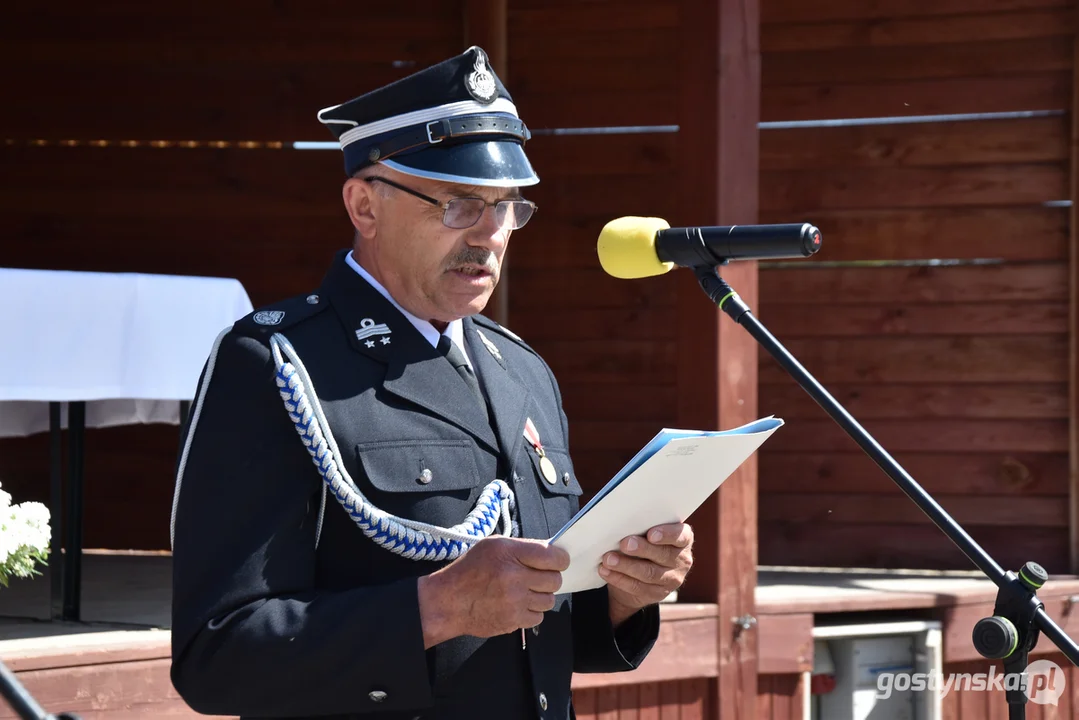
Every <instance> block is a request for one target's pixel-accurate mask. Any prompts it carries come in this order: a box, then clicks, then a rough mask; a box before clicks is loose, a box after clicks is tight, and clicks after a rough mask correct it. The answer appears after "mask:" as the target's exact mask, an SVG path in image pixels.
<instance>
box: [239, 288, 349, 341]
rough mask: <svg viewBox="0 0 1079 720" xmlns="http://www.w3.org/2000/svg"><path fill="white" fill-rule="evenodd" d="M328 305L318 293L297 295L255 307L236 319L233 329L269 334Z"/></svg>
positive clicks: (294, 323) (313, 314) (256, 333)
mask: <svg viewBox="0 0 1079 720" xmlns="http://www.w3.org/2000/svg"><path fill="white" fill-rule="evenodd" d="M327 307H329V303H328V302H326V301H325V300H323V299H322V298H320V297H319V296H318V295H297V296H296V297H291V298H288V299H286V300H281V301H279V302H276V303H273V304H271V305H267V306H265V307H261V308H258V309H256V310H255V311H254V312H252V313H250V314H248V315H247V316H245V317H243V318H241V319H240V320H237V321H236V324H235V325H234V329H235V330H236V331H237V332H240V333H242V334H245V335H270V334H273V333H275V332H278V331H279V330H283V329H285V328H288V327H292V326H294V325H296V324H297V323H300V322H303V321H304V320H306V319H308V318H310V317H314V316H315V315H317V314H318V313H320V312H322V310H324V309H325V308H327Z"/></svg>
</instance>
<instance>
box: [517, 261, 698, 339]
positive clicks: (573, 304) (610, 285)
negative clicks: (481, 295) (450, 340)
mask: <svg viewBox="0 0 1079 720" xmlns="http://www.w3.org/2000/svg"><path fill="white" fill-rule="evenodd" d="M513 286H514V291H513V292H514V295H515V297H516V298H520V297H521V296H526V297H532V298H535V302H536V303H538V304H541V305H542V306H544V307H546V308H547V310H548V312H549V313H550V315H549V317H548V322H550V319H551V318H552V317H557V316H558V314H559V313H566V314H567V315H569V314H571V310H572V309H575V308H578V307H582V306H584V305H587V306H589V307H593V308H648V307H654V306H656V307H670V306H671V305H673V304H674V285H673V281H672V276H662V277H655V278H645V279H643V280H636V281H634V282H627V281H625V280H619V279H617V278H613V277H611V276H609V275H607V274H606V273H604V272H603V270H601V269H599V268H585V269H580V270H573V269H571V270H567V271H565V272H561V273H559V277H558V282H557V286H555V285H553V284H552V277H551V271H550V270H549V269H547V268H542V267H532V266H525V265H524V264H521V265H516V266H515V267H514V274H513ZM697 292H698V293H700V290H699V289H698V290H697ZM516 307H521V306H520V305H519V304H518V301H517V300H516V299H514V298H511V299H510V308H511V309H510V312H511V313H515V312H517V311H516V310H514V308H516ZM515 322H516V321H515ZM520 330H521V333H522V337H525V338H526V339H527V338H528V334H527V333H528V332H529V329H528V327H521V328H520Z"/></svg>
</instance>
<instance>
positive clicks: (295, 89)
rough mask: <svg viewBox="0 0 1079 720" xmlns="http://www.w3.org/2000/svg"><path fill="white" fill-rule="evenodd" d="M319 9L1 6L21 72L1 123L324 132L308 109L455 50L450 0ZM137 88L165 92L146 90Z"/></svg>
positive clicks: (11, 131) (219, 132)
mask: <svg viewBox="0 0 1079 720" xmlns="http://www.w3.org/2000/svg"><path fill="white" fill-rule="evenodd" d="M327 13H328V14H324V13H319V14H316V13H312V12H310V11H307V10H306V9H303V10H299V9H297V8H292V7H284V6H279V7H277V8H274V9H272V10H269V11H267V10H266V9H265V8H259V9H258V10H250V11H246V12H245V11H244V10H242V9H240V8H239V7H238V6H235V7H234V6H231V5H230V6H229V8H228V9H222V8H214V9H213V10H212V11H209V9H206V10H201V11H200V10H199V9H197V8H193V7H192V8H188V7H183V8H181V7H179V6H172V7H170V8H168V9H164V8H159V9H157V10H156V11H155V13H154V15H155V17H154V18H153V20H150V19H148V18H147V17H146V15H145V14H144V13H143V12H142V11H141V10H140V11H139V12H134V11H133V8H132V7H131V6H128V8H126V9H125V8H120V7H114V8H112V9H111V11H103V12H102V13H101V14H91V13H89V12H79V11H74V10H73V12H71V13H64V17H62V18H60V17H52V16H51V15H50V16H48V17H47V19H46V18H45V17H43V16H41V14H40V12H37V13H34V12H30V13H20V16H21V19H20V16H16V17H9V18H6V19H7V21H8V22H7V23H6V26H7V27H9V28H12V30H13V31H16V32H17V33H18V34H17V36H16V37H9V38H8V40H7V41H5V42H4V43H0V58H2V59H3V60H4V61H5V64H8V65H13V64H15V63H17V64H18V65H19V67H20V68H22V71H21V72H19V73H16V74H14V75H12V76H11V77H10V78H9V79H8V85H7V88H6V89H7V92H8V93H9V96H11V97H17V98H19V99H20V101H19V102H17V103H13V104H9V105H8V108H7V112H5V113H4V118H3V120H2V121H0V131H2V134H3V136H4V137H19V138H26V139H30V138H40V137H45V138H56V139H60V138H72V137H73V138H86V139H95V138H111V139H124V138H139V139H150V138H154V139H200V140H217V139H237V140H284V141H292V140H299V139H327V140H329V139H332V135H331V134H330V132H329V131H328V130H327V129H326V128H325V127H324V126H322V125H321V124H320V123H318V120H317V119H316V117H315V113H316V112H317V111H318V110H319V109H320V108H323V107H327V106H329V105H333V104H335V103H339V102H344V101H346V100H348V99H349V98H351V97H355V96H357V95H360V94H361V93H363V92H366V91H368V90H373V89H374V88H376V87H378V86H380V85H382V84H384V83H387V82H390V81H393V80H395V79H399V78H401V77H404V76H405V75H407V74H409V73H410V72H414V71H415V70H417V69H419V68H421V67H424V66H426V65H428V64H432V63H434V62H438V61H439V60H442V59H445V58H447V57H450V56H452V55H454V54H456V53H458V52H460V39H461V35H460V31H459V28H460V18H461V9H460V4H459V3H457V2H453V3H439V2H433V1H429V0H428V1H425V2H423V3H422V4H419V5H413V6H411V7H410V8H407V9H404V8H399V7H394V8H390V9H388V10H384V11H382V12H378V13H374V14H373V15H369V14H368V12H367V10H366V9H363V10H361V9H359V8H357V7H355V6H345V5H343V4H339V6H338V8H337V10H336V11H331V10H329V9H327ZM35 15H36V17H38V18H40V19H39V20H36V21H35V20H34V17H35ZM252 17H257V18H258V21H257V22H252V21H251V18H252ZM356 22H361V23H363V24H364V25H365V27H368V28H370V29H371V30H372V31H373V32H372V34H373V35H374V36H377V37H376V38H374V39H373V40H372V42H371V43H367V42H364V43H356V42H355V34H354V32H350V31H349V30H348V28H349V27H350V26H352V27H354V26H355V23H356ZM35 29H36V31H35ZM103 78H106V80H105V81H102V79H103ZM148 87H157V88H164V89H166V91H164V92H162V93H160V94H159V95H158V96H156V97H155V101H154V102H152V103H148V102H146V93H145V88H148ZM236 88H243V89H244V93H243V97H244V101H243V102H237V101H236ZM73 107H78V108H79V112H77V113H74V112H72V111H71V108H73Z"/></svg>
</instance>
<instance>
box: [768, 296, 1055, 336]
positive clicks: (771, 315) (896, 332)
mask: <svg viewBox="0 0 1079 720" xmlns="http://www.w3.org/2000/svg"><path fill="white" fill-rule="evenodd" d="M760 317H761V318H762V320H767V323H768V329H769V330H770V331H771V332H772V333H773V334H774V335H776V336H777V337H787V338H791V337H799V336H801V337H864V336H869V335H877V336H886V337H887V336H905V335H941V336H953V337H954V336H961V335H989V334H992V335H1047V334H1052V333H1061V334H1065V333H1067V331H1068V304H1067V303H1059V302H1058V303H1025V304H1022V305H1016V304H1004V303H994V304H991V305H987V304H980V303H957V304H937V305H911V306H906V305H900V304H894V305H893V304H889V305H846V306H840V307H835V308H832V309H830V310H829V311H828V312H824V313H822V312H820V310H819V308H815V307H812V306H803V305H788V304H782V305H779V304H763V305H761V312H760Z"/></svg>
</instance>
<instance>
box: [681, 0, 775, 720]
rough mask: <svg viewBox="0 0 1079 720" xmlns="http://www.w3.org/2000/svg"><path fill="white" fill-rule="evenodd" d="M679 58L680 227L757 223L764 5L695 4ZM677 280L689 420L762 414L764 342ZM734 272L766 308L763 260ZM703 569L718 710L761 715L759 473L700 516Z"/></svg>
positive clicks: (737, 1) (692, 595)
mask: <svg viewBox="0 0 1079 720" xmlns="http://www.w3.org/2000/svg"><path fill="white" fill-rule="evenodd" d="M681 7H682V18H681V25H682V30H681V42H680V43H679V48H678V49H677V50H674V52H678V53H679V63H678V65H677V67H678V68H679V72H680V77H679V78H677V81H678V83H679V86H680V88H681V89H680V101H679V135H678V138H679V159H680V173H679V176H680V178H681V180H680V187H679V194H680V198H681V203H680V216H679V217H678V218H677V219H671V222H672V224H675V225H720V224H723V225H731V224H745V223H755V222H757V194H758V189H757V185H758V155H759V151H758V131H757V123H758V120H759V116H760V44H759V34H760V11H759V4H758V0H684V2H683V3H682V6H681ZM676 272H678V273H679V277H678V282H679V283H680V285H679V288H678V300H677V303H678V304H677V310H678V389H677V392H678V420H679V423H680V424H681V426H682V427H692V428H729V427H732V426H736V425H740V424H742V423H745V422H749V421H752V420H755V419H756V417H757V358H758V354H759V350H758V346H757V343H756V341H755V340H753V338H752V337H751V336H750V335H749V334H748V333H747V332H746V331H745V330H744V329H743V328H742V327H740V326H738V325H736V324H735V323H734V322H733V321H732V320H731V319H730V318H728V317H727V316H726V315H723V314H722V313H721V312H720V311H719V310H718V309H717V308H716V307H715V305H714V304H712V303H711V301H710V300H709V299H708V298H707V297H706V296H705V294H704V293H703V291H702V290H701V289H700V287H699V286H698V284H697V281H696V278H695V277H694V276H693V274H692V273H690V272H689V271H688V270H681V271H676ZM722 272H723V276H724V277H725V278H726V279H727V281H728V282H729V283H730V284H731V287H732V288H734V290H736V291H737V292H738V294H739V295H740V296H741V297H742V299H743V300H745V301H746V303H748V304H749V306H750V308H751V309H752V310H754V311H756V310H757V307H756V305H757V267H756V263H746V262H739V263H734V264H732V265H730V266H728V267H726V268H724V269H723V271H722ZM691 522H692V523H693V525H694V528H695V531H696V536H697V543H696V560H695V565H694V570H693V572H692V573H691V574H690V577H689V578H688V580H687V583H686V586H685V587H684V588H683V591H682V592H681V593H680V595H679V599H684V600H686V601H690V602H709V603H717V604H718V606H719V607H718V610H719V618H718V619H719V625H718V627H719V630H718V638H717V643H718V653H717V656H718V661H719V667H718V672H717V679H716V684H715V687H714V690H713V700H714V702H712V703H711V704H710V705H711V707H713V708H716V714H715V715H714V716H715V717H718V718H720V719H721V720H736V719H737V720H756V718H757V632H756V626H755V625H751V626H750V628H749V629H748V630H743V629H742V628H741V626H740V625H739V624H738V623H736V622H735V620H736V619H738V618H743V617H750V618H752V617H755V615H756V612H755V601H754V596H755V592H756V583H757V465H756V459H755V457H754V458H753V459H751V460H750V461H749V462H747V463H746V464H745V465H743V466H742V467H741V468H740V469H739V470H738V471H737V472H735V473H734V475H733V476H731V477H730V478H729V479H728V480H727V481H726V482H725V483H724V484H723V486H722V487H721V488H720V491H719V492H718V493H717V494H716V496H713V498H711V499H710V500H709V501H708V502H707V503H705V504H704V505H703V506H702V507H701V508H700V510H699V511H698V512H697V513H695V515H694V517H693V518H692V519H691Z"/></svg>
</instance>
